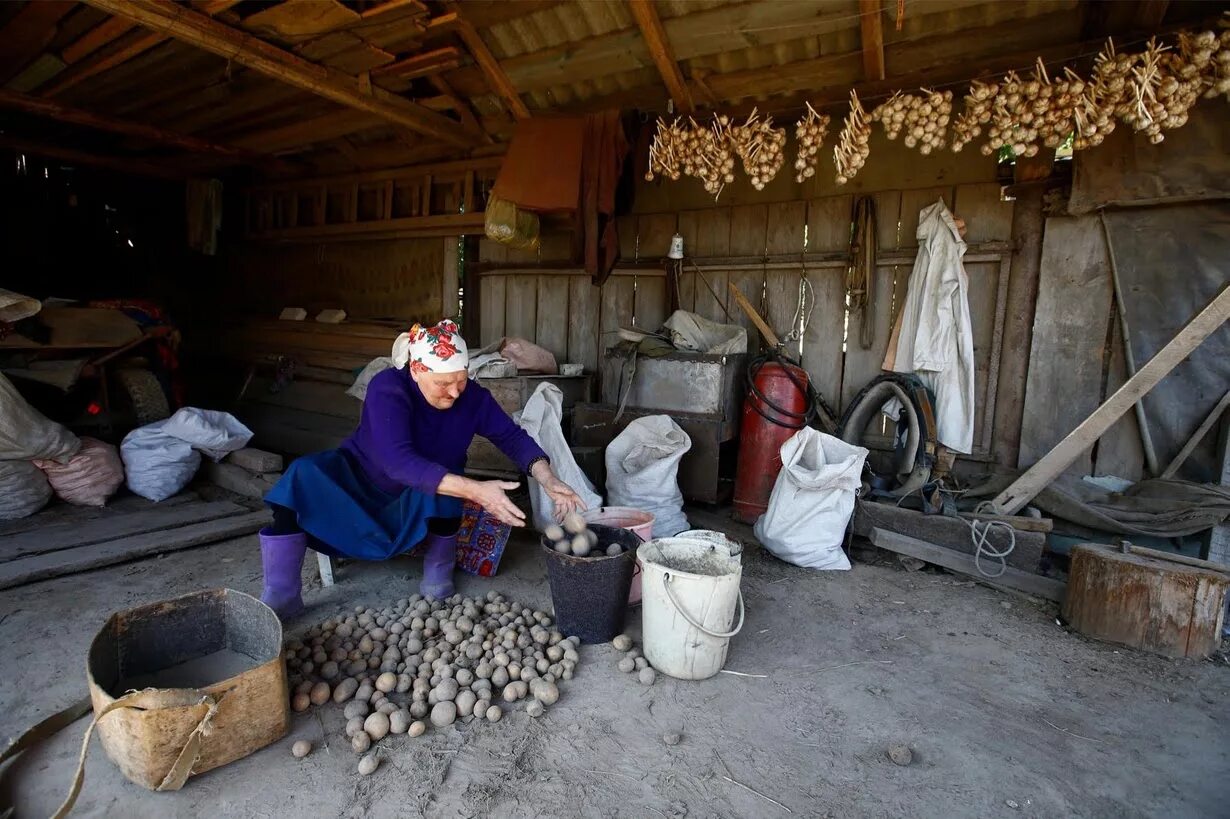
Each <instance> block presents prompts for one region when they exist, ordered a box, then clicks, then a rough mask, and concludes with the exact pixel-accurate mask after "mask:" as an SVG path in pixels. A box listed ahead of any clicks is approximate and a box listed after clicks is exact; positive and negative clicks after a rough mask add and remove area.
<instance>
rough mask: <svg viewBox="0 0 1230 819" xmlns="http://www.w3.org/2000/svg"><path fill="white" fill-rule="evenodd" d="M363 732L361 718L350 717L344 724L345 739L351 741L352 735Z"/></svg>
mask: <svg viewBox="0 0 1230 819" xmlns="http://www.w3.org/2000/svg"><path fill="white" fill-rule="evenodd" d="M362 730H363V717H351V718H350V719H349V720H347V722H346V738H347V739H353V738H354V735H355V734H357V733H359V732H360V731H362Z"/></svg>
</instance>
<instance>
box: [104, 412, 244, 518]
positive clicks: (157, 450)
mask: <svg viewBox="0 0 1230 819" xmlns="http://www.w3.org/2000/svg"><path fill="white" fill-rule="evenodd" d="M250 440H252V430H250V429H248V428H247V427H245V426H244V425H243V424H241V423H240V422H239V420H238V419H236V418H235V416H233V415H231V414H230V413H227V412H219V411H217V410H203V409H197V408H196V407H184V408H183V409H181V410H179V411H178V412H176V413H175V414H174V415H172V416H171V417H170V418H167V419H166V420H165V421H155V422H154V423H152V424H147V425H145V426H143V427H139V428H137V429H134V430H133V431H132V432H130V433H128V435H127V436H126V437H125V438H124V441H123V443H121V444H120V454H121V455H122V456H123V458H124V469H125V471H126V472H127V475H128V488H129V489H131V490H132V491H133V492H134V493H136V494H138V495H140V496H141V497H143V498H148V499H149V500H152V501H162V500H166V499H167V498H169V497H171V496H172V495H175V494H178V493H179V491H180V490H181V489H183V488H184V487H185V486H187V485H188V483H189V481H191V480H192V478H193V477H194V476H195V475H196V472H197V469H199V468H200V466H201V453H202V452H204V453H205V454H206V455H208V456H209V457H210V458H211V459H213V460H214V461H215V462H216V461H221V460H222V459H223V458H224V457H226V456H227V455H228V454H229V453H231V452H234V451H235V450H237V449H243V448H244V447H245V446H247V445H248V441H250Z"/></svg>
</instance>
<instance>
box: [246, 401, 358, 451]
mask: <svg viewBox="0 0 1230 819" xmlns="http://www.w3.org/2000/svg"><path fill="white" fill-rule="evenodd" d="M235 414H236V416H237V417H238V418H239V420H240V421H242V422H243V423H244V425H245V426H246V427H247V428H248V429H250V430H252V432H253V433H255V436H254V437H253V439H252V443H253V445H254V446H259V447H260V448H261V449H266V450H269V451H270V452H277V453H280V454H284V455H306V454H308V453H309V452H320V451H322V450H326V449H336V448H337V447H338V446H340V445H341V443H342V441H344V440H346V438H348V437H349V436H350V434H351V433H352V432H354V430H355V426H356V425H355V423H354V422H353V421H348V420H346V419H345V418H338V417H336V416H333V415H322V414H321V413H318V412H304V411H302V410H297V409H292V408H290V407H275V406H272V405H269V404H247V405H244V406H243V407H240V408H239V409H238V411H237V412H236V413H235Z"/></svg>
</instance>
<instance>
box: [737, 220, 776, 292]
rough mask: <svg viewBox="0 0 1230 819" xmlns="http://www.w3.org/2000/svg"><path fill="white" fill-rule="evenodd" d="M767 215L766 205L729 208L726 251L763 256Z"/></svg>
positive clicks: (740, 254) (739, 254)
mask: <svg viewBox="0 0 1230 819" xmlns="http://www.w3.org/2000/svg"><path fill="white" fill-rule="evenodd" d="M768 217H769V206H768V205H739V206H738V207H735V208H731V211H730V245H729V251H728V252H729V253H730V255H731V256H763V255H764V254H765V245H766V240H767V235H766V234H767V231H768ZM753 303H755V302H753Z"/></svg>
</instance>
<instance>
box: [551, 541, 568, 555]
mask: <svg viewBox="0 0 1230 819" xmlns="http://www.w3.org/2000/svg"><path fill="white" fill-rule="evenodd" d="M552 548H553V549H555V551H557V552H559V553H560V554H562V555H570V554H572V542H571V541H569V540H567V539H564V540H557V541H555V545H554V546H553V547H552Z"/></svg>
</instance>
